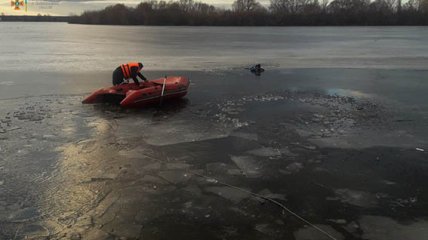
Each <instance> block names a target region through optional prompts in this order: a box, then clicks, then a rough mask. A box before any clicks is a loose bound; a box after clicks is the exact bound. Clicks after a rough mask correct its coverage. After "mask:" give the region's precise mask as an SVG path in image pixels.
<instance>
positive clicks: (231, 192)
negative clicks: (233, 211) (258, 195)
mask: <svg viewBox="0 0 428 240" xmlns="http://www.w3.org/2000/svg"><path fill="white" fill-rule="evenodd" d="M204 191H205V192H210V193H214V194H216V195H218V196H220V197H223V198H225V199H228V200H230V201H232V202H234V203H239V202H240V201H242V200H244V199H245V198H248V197H250V196H251V195H250V194H249V193H246V192H243V191H239V190H237V189H234V188H230V187H207V188H204Z"/></svg>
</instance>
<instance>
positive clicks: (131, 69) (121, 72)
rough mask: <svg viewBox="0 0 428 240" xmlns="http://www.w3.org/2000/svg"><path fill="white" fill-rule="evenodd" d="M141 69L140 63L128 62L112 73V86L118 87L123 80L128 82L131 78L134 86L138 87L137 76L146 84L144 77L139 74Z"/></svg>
mask: <svg viewBox="0 0 428 240" xmlns="http://www.w3.org/2000/svg"><path fill="white" fill-rule="evenodd" d="M142 69H143V64H142V63H140V62H130V63H127V64H122V65H120V66H119V67H117V68H116V69H115V70H114V71H113V85H114V86H116V85H120V84H122V83H123V82H124V81H125V80H129V79H131V78H132V80H134V82H135V84H136V85H137V86H139V85H140V83H139V82H138V79H137V76H138V77H140V78H141V79H142V80H144V81H146V82H147V78H146V77H144V76H143V74H141V72H140V71H141V70H142Z"/></svg>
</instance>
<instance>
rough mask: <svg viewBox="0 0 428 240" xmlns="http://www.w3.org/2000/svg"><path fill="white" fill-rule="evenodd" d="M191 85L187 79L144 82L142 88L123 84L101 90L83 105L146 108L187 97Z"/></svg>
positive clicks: (173, 78)
mask: <svg viewBox="0 0 428 240" xmlns="http://www.w3.org/2000/svg"><path fill="white" fill-rule="evenodd" d="M164 83H165V87H164ZM189 84H190V82H189V79H188V78H186V77H166V78H159V79H155V80H151V81H149V82H142V83H140V86H137V85H135V83H129V84H122V85H118V86H113V87H109V88H102V89H99V90H97V91H95V92H93V93H92V94H91V95H89V96H88V97H86V98H85V99H84V100H83V102H82V103H100V102H113V103H118V104H120V105H121V106H122V107H132V108H135V107H144V106H147V105H153V104H159V103H161V101H162V102H163V101H168V100H173V99H178V98H181V97H183V96H185V95H186V94H187V90H188V88H189ZM163 87H164V90H163V93H162V89H163Z"/></svg>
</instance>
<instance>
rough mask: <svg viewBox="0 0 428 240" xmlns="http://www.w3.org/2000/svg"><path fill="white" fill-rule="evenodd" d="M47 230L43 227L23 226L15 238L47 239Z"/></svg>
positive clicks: (34, 225)
mask: <svg viewBox="0 0 428 240" xmlns="http://www.w3.org/2000/svg"><path fill="white" fill-rule="evenodd" d="M49 234H50V233H49V230H48V229H46V228H45V227H44V226H41V225H37V224H30V225H24V226H23V227H22V228H21V229H19V231H17V234H16V235H17V236H18V237H22V238H23V239H47V238H48V236H49Z"/></svg>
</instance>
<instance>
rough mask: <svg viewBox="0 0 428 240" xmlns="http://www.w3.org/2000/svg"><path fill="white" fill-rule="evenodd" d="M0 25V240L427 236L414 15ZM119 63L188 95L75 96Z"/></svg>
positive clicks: (423, 79) (423, 57)
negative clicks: (169, 81)
mask: <svg viewBox="0 0 428 240" xmlns="http://www.w3.org/2000/svg"><path fill="white" fill-rule="evenodd" d="M0 30H1V32H2V34H1V35H0V40H1V43H2V44H1V46H0V239H296V240H320V239H332V238H334V239H341V240H343V239H350V240H354V239H370V240H386V239H388V240H401V239H407V240H419V239H427V238H428V214H427V210H428V207H427V206H428V193H427V191H425V190H426V189H428V183H427V181H426V179H427V177H428V165H427V161H428V155H427V151H428V138H427V137H426V136H428V125H427V120H428V107H427V105H426V102H427V101H428V99H427V94H426V93H427V91H428V84H427V81H428V69H427V66H428V65H427V63H428V47H427V45H426V44H425V43H426V42H427V39H428V29H427V28H423V27H421V28H416V27H385V28H383V27H367V28H361V27H349V28H348V27H345V28H328V27H325V28H324V27H323V28H308V27H305V28H294V27H293V28H234V27H225V28H206V27H193V28H192V27H174V28H171V27H115V26H84V25H67V24H63V23H0ZM130 60H142V61H144V63H145V65H146V68H147V70H148V71H146V72H145V75H146V76H147V77H149V78H157V77H160V76H164V75H185V76H188V77H190V79H191V86H190V92H189V94H188V96H187V97H186V98H185V99H183V100H182V101H178V102H175V103H165V104H163V105H162V106H161V107H159V106H156V107H153V108H147V109H139V110H125V109H120V108H118V107H117V106H109V105H82V104H81V103H80V102H81V100H82V99H83V97H84V96H85V95H86V94H87V93H88V92H90V91H92V90H94V89H96V88H99V87H102V86H106V85H107V86H108V85H110V81H111V79H110V78H111V71H112V70H113V68H115V67H116V66H117V65H118V64H120V63H122V62H126V61H130ZM256 62H260V63H262V64H263V65H264V67H265V68H266V72H264V73H263V74H262V75H261V76H254V75H253V74H251V73H249V72H248V71H247V70H245V69H244V67H247V66H248V65H250V64H253V63H256ZM282 206H286V207H287V208H288V209H290V210H292V211H293V212H295V213H296V214H297V215H299V216H301V217H302V218H304V219H306V220H307V221H309V222H311V223H312V224H314V225H315V227H317V228H319V229H322V231H324V233H322V232H320V231H319V230H317V229H316V228H314V227H313V226H312V227H311V226H309V225H308V224H307V223H305V222H302V220H301V219H299V218H296V217H295V216H293V215H292V214H290V213H289V212H287V211H286V210H285V209H284V208H282ZM326 233H327V234H329V235H330V238H329V237H328V236H327V235H326Z"/></svg>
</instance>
